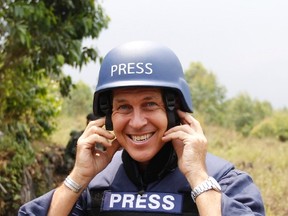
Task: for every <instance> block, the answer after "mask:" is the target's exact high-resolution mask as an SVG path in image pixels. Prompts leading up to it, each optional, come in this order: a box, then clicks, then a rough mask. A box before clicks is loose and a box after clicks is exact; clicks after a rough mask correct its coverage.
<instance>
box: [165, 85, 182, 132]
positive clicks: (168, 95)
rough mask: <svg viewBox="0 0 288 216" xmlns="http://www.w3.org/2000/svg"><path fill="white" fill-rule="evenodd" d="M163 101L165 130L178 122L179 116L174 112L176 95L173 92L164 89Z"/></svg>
mask: <svg viewBox="0 0 288 216" xmlns="http://www.w3.org/2000/svg"><path fill="white" fill-rule="evenodd" d="M164 101H165V105H166V112H167V118H168V126H167V130H168V129H170V128H172V127H174V126H176V125H179V124H180V121H179V117H178V115H177V113H176V96H175V93H174V92H171V91H167V92H166V90H165V92H164Z"/></svg>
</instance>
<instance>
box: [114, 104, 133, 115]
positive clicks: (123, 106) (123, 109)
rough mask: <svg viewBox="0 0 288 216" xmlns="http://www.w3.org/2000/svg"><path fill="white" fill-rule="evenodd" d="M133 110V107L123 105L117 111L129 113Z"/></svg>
mask: <svg viewBox="0 0 288 216" xmlns="http://www.w3.org/2000/svg"><path fill="white" fill-rule="evenodd" d="M130 110H131V106H129V105H127V104H122V105H119V106H118V107H117V111H118V112H120V113H128V112H129V111H130Z"/></svg>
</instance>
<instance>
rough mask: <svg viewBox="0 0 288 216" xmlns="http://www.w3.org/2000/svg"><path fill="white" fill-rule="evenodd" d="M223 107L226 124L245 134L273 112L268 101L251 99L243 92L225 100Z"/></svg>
mask: <svg viewBox="0 0 288 216" xmlns="http://www.w3.org/2000/svg"><path fill="white" fill-rule="evenodd" d="M225 107H226V108H225V113H226V126H227V127H233V128H235V129H236V131H239V132H241V133H242V134H243V135H245V136H248V135H249V134H250V131H251V130H252V129H253V127H254V126H255V125H257V124H258V123H259V122H261V121H262V120H263V119H265V118H266V117H267V116H271V115H272V112H273V109H272V106H271V104H270V103H268V102H265V101H264V102H260V101H258V100H253V99H252V98H251V97H250V96H249V95H248V94H245V93H242V94H239V95H238V96H236V97H234V98H232V99H230V100H228V101H226V103H225Z"/></svg>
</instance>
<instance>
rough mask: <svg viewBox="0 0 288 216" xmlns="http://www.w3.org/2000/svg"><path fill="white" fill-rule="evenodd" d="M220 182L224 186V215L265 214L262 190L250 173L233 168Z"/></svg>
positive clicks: (261, 215) (259, 215)
mask: <svg viewBox="0 0 288 216" xmlns="http://www.w3.org/2000/svg"><path fill="white" fill-rule="evenodd" d="M219 183H220V185H221V187H222V204H221V206H222V216H234V215H235V216H239V215H241V216H242V215H243V216H244V215H247V216H248V215H251V216H252V215H255V216H263V215H265V210H264V204H263V200H262V197H261V194H260V191H259V189H258V188H257V187H256V185H255V184H254V183H253V180H252V179H251V177H250V176H249V175H248V174H246V173H245V172H242V171H239V170H235V169H233V170H231V171H230V172H229V173H228V174H227V175H225V176H224V177H223V178H222V179H221V180H220V181H219Z"/></svg>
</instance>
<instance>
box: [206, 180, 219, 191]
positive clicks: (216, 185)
mask: <svg viewBox="0 0 288 216" xmlns="http://www.w3.org/2000/svg"><path fill="white" fill-rule="evenodd" d="M209 180H210V181H211V183H212V187H213V188H214V189H215V190H217V191H221V186H220V185H219V183H218V182H217V181H216V180H215V179H214V178H213V177H209Z"/></svg>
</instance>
